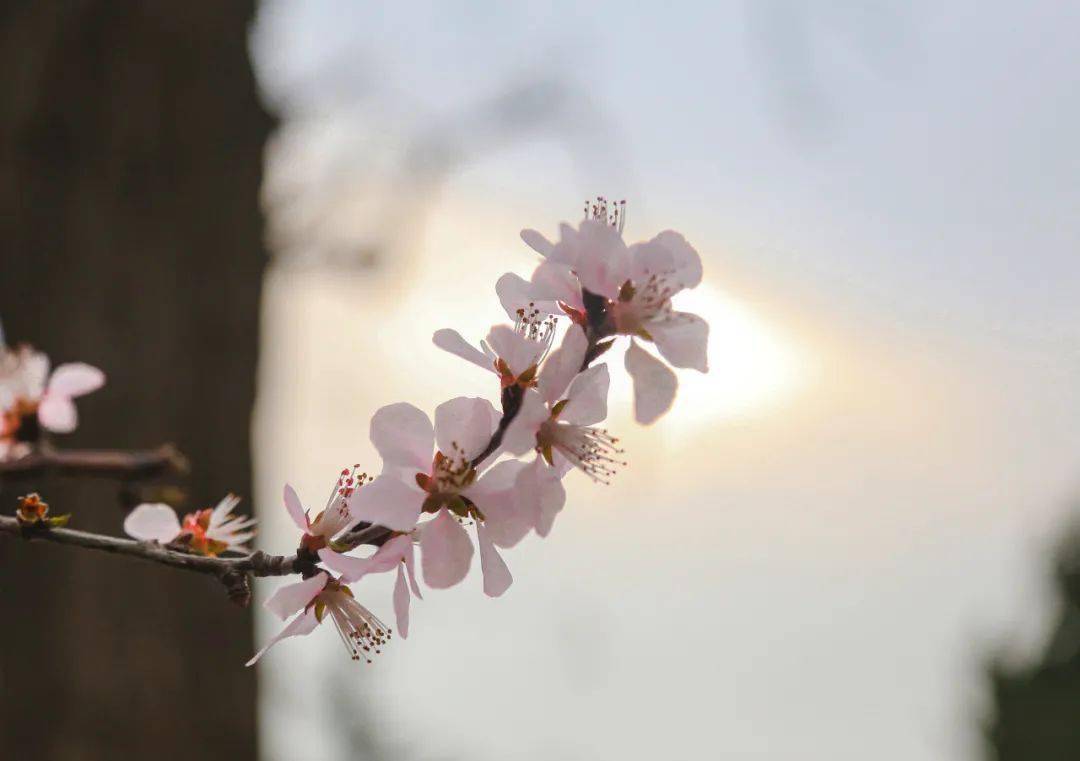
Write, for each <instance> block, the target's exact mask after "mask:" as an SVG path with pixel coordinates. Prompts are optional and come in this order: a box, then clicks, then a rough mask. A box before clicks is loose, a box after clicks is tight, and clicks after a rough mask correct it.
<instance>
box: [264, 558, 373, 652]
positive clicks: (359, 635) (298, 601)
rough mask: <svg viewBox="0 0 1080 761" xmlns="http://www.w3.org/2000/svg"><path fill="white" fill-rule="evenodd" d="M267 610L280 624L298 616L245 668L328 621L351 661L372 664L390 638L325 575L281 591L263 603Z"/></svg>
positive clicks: (346, 591) (337, 582) (349, 592)
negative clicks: (283, 643)
mask: <svg viewBox="0 0 1080 761" xmlns="http://www.w3.org/2000/svg"><path fill="white" fill-rule="evenodd" d="M266 608H267V609H268V610H269V611H270V612H271V613H273V614H274V615H275V616H277V617H278V618H280V619H281V620H282V621H285V620H287V619H288V618H289V616H292V615H293V614H297V613H298V614H299V615H297V616H296V617H295V618H293V620H292V621H290V622H289V623H288V624H286V625H285V628H284V629H282V630H281V631H280V632H278V634H277V635H275V636H274V637H273V638H272V639H271V640H270V641H269V642H267V643H266V645H265V647H263V649H262V650H260V651H259V652H257V653H255V655H254V657H252V659H251V660H250V661H248V662H247V663H246V664H245V665H247V666H252V665H254V664H255V663H256V662H257V661H258V660H259V659H260V658H262V657H263V655H265V654H266V651H267V650H269V649H270V648H271V647H273V646H274V645H276V644H277V643H278V642H281V640H283V639H286V638H288V637H298V636H303V635H306V634H311V632H313V631H315V629H316V627H318V625H319V624H321V623H322V622H323V621H324V620H326V619H327V618H329V619H330V621H331V622H332V623H333V624H334V629H336V630H337V633H338V636H339V637H340V638H341V642H342V643H343V644H344V645H345V650H346V651H347V652H348V653H349V657H350V658H352V660H354V661H359V660H360V659H364V660H365V661H367V662H368V663H371V656H372V655H375V654H377V653H380V652H382V647H383V645H385V644H386V643H387V641H389V639H390V636H391V630H390V629H388V628H387V627H386V626H385V625H384V624H383V622H382V621H380V620H379V619H378V618H377V617H376V616H375V614H373V613H372V612H371V611H370V610H368V609H367V608H365V607H364V606H363V605H361V604H360V603H358V602H357V601H356V598H354V597H353V593H352V590H351V589H349V587H347V586H346V585H345V584H344V583H342V582H341V580H340V579H335V578H333V577H331V576H330V575H329V574H327V573H326V572H325V571H320V572H319V573H317V574H316V575H314V576H312V577H311V578H310V579H304V580H303V581H298V582H296V583H295V584H287V585H285V586H283V587H281V588H280V589H278V590H277V592H275V593H274V594H273V595H271V596H270V599H268V600H267V601H266Z"/></svg>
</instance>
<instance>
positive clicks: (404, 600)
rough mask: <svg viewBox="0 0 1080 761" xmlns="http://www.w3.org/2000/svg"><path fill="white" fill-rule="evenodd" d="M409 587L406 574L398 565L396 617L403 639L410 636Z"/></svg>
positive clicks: (399, 632)
mask: <svg viewBox="0 0 1080 761" xmlns="http://www.w3.org/2000/svg"><path fill="white" fill-rule="evenodd" d="M410 601H411V598H410V596H409V587H408V585H407V584H406V583H405V572H404V571H403V570H402V568H401V564H400V563H399V564H398V571H397V580H396V581H394V616H395V617H396V618H397V628H398V634H400V635H401V638H402V639H407V638H408V636H409V602H410Z"/></svg>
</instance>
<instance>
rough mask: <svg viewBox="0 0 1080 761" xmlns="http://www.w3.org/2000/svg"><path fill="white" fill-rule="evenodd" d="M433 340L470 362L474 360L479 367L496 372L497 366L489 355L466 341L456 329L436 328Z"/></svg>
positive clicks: (441, 347) (443, 348)
mask: <svg viewBox="0 0 1080 761" xmlns="http://www.w3.org/2000/svg"><path fill="white" fill-rule="evenodd" d="M431 340H432V342H433V343H434V344H435V345H436V346H438V347H439V348H440V349H442V350H443V351H448V352H450V353H451V354H453V355H455V356H458V357H461V358H462V359H464V360H466V361H468V362H472V363H473V364H474V365H476V366H477V367H482V368H483V369H485V370H488V371H489V372H495V367H494V366H493V365H492V363H491V360H490V359H488V357H487V355H486V354H484V352H482V351H480V350H479V349H477V348H476V347H475V346H473V345H472V344H471V343H469V342H468V341H466V340H465V339H464V338H463V337H462V335H461V334H460V333H458V332H457V331H456V330H450V329H449V328H443V329H442V330H436V331H435V335H433V336H432V337H431Z"/></svg>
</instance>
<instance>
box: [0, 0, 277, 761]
mask: <svg viewBox="0 0 1080 761" xmlns="http://www.w3.org/2000/svg"><path fill="white" fill-rule="evenodd" d="M253 10H254V3H252V2H236V0H230V2H196V3H172V2H169V3H164V2H134V1H133V0H127V1H122V0H83V1H82V2H75V1H73V2H40V0H39V1H37V2H34V1H33V0H24V1H21V2H5V3H3V4H2V10H0V21H2V24H0V65H2V68H3V71H4V75H3V82H4V85H3V87H4V94H3V98H2V102H0V108H2V109H3V110H2V112H0V208H2V209H3V213H2V214H0V262H2V265H0V319H2V320H3V324H4V327H5V329H6V332H7V334H8V338H9V340H11V341H12V342H16V341H20V340H25V341H29V342H32V343H34V344H36V345H38V346H39V347H40V348H42V349H43V350H45V351H46V352H48V353H49V354H50V355H51V356H52V357H53V358H54V360H55V361H69V360H76V359H78V360H85V361H87V362H90V363H92V364H95V365H97V366H99V367H101V368H103V369H104V370H105V371H106V373H107V374H108V376H109V382H108V384H107V385H106V387H105V388H104V389H103V390H101V391H99V392H97V393H96V394H94V395H92V396H89V397H86V398H85V399H83V400H80V403H79V410H80V414H81V421H82V424H81V426H80V429H79V431H78V432H77V433H75V434H73V435H71V436H68V437H64V439H63V441H62V442H61V444H62V445H63V446H91V447H92V446H108V447H128V448H136V447H146V446H153V445H157V444H159V443H161V442H164V441H172V442H175V443H176V444H177V445H178V446H179V447H180V449H181V450H182V451H183V452H184V453H185V454H187V455H188V456H189V458H190V460H191V463H192V475H191V477H190V478H189V479H188V480H187V482H186V484H187V487H188V492H189V494H190V502H189V504H188V505H187V506H188V507H202V506H207V505H211V504H213V503H215V502H216V501H217V500H218V499H219V498H220V497H221V496H222V495H224V494H225V492H226V491H229V490H233V491H236V492H238V493H240V494H242V495H243V496H245V497H248V496H249V495H250V494H251V457H250V452H249V449H250V435H249V429H250V414H251V409H252V405H253V402H254V394H255V385H254V384H255V366H256V359H257V355H256V349H257V347H256V341H257V339H258V330H257V328H258V322H257V319H258V307H259V292H260V288H261V282H262V270H263V267H264V263H265V253H264V250H263V244H262V219H261V214H260V211H259V207H258V193H259V184H260V180H261V172H262V148H263V142H264V139H265V137H266V136H267V134H268V132H269V130H270V128H271V126H272V125H271V120H270V118H269V117H268V116H267V114H266V113H265V112H264V111H263V109H262V107H261V105H260V104H259V102H258V100H257V97H256V91H255V83H254V80H253V76H252V71H251V67H250V63H249V61H248V57H247V29H248V23H249V21H250V18H251V15H252V13H253ZM30 487H32V488H35V489H37V490H39V491H41V492H42V493H43V495H44V496H45V498H46V499H47V500H48V501H49V502H50V503H52V504H53V505H54V509H56V510H58V511H59V512H68V511H72V512H73V513H74V520H73V525H74V526H76V527H79V528H86V529H89V530H94V531H102V532H108V533H111V534H118V533H121V521H122V519H123V512H122V510H121V509H120V508H119V503H118V500H117V493H118V488H117V485H116V484H115V483H113V482H107V481H92V482H87V481H85V480H82V481H80V480H74V479H70V478H66V479H63V480H61V479H50V480H48V481H38V482H34V483H25V484H23V483H18V484H16V483H12V482H11V481H10V480H9V481H8V482H6V483H3V484H0V492H2V493H0V503H2V504H0V507H2V509H3V510H4V511H5V512H8V511H10V510H11V509H13V507H14V501H13V497H14V495H15V494H16V493H17V492H18V491H20V490H22V489H23V488H30ZM242 504H243V507H244V509H245V510H248V511H249V510H251V503H250V500H247V499H245V502H244V503H242ZM0 616H2V619H0V621H2V622H0V757H3V758H7V759H13V760H14V759H38V758H49V759H120V758H153V759H162V758H187V759H192V758H199V759H225V758H228V759H230V760H231V761H235V760H236V759H249V758H254V756H255V743H256V741H255V676H254V672H253V671H252V670H250V669H245V668H244V666H243V664H244V661H245V660H246V659H247V658H248V657H249V656H250V655H251V653H252V652H253V643H252V631H251V624H252V619H251V614H250V612H249V611H244V610H241V609H240V608H238V607H236V606H234V605H232V604H231V603H230V602H229V601H228V600H227V598H226V596H225V594H224V593H223V589H222V587H221V585H220V584H218V583H217V582H216V581H214V580H213V579H211V578H204V577H201V576H195V575H189V574H185V573H178V572H176V571H172V570H168V569H164V568H158V567H154V566H149V565H146V564H140V563H138V562H136V561H133V560H126V559H120V558H115V557H109V556H105V555H93V554H90V553H86V552H79V551H74V550H72V549H70V548H63V547H57V546H50V545H43V544H36V545H33V546H29V545H24V544H23V543H22V542H19V541H0Z"/></svg>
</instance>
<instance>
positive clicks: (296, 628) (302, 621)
mask: <svg viewBox="0 0 1080 761" xmlns="http://www.w3.org/2000/svg"><path fill="white" fill-rule="evenodd" d="M318 625H319V619H318V618H316V617H315V610H314V609H312V610H309V611H307V612H306V613H304V614H303V615H299V616H297V617H296V618H294V619H293V620H292V621H290V622H289V623H288V624H287V625H286V626H285V628H284V629H282V630H281V631H280V632H278V633H277V635H276V636H274V637H273V638H272V639H271V640H270V641H269V642H267V643H266V645H265V646H264V647H263V649H262V650H260V651H259V652H257V653H255V656H254V657H253V658H252V659H251V660H250V661H248V662H247V663H245V664H244V665H245V666H254V665H255V663H256V661H258V660H259V659H260V658H262V657H263V655H265V654H266V651H267V650H269V649H270V648H272V647H273V646H274V645H276V644H277V643H278V642H281V640H283V639H288V638H289V637H301V636H303V635H305V634H311V633H312V632H313V631H315V628H316V627H317V626H318Z"/></svg>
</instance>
